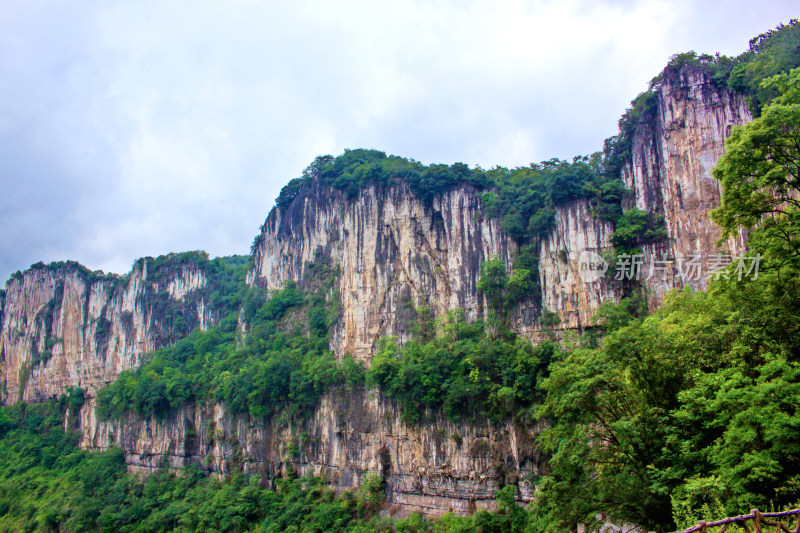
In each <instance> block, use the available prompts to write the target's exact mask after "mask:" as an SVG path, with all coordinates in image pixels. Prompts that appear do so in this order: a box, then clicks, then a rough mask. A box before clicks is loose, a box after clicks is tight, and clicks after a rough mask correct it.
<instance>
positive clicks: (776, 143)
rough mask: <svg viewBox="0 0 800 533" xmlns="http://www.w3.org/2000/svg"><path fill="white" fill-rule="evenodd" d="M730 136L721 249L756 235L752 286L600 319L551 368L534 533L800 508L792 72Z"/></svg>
mask: <svg viewBox="0 0 800 533" xmlns="http://www.w3.org/2000/svg"><path fill="white" fill-rule="evenodd" d="M766 86H775V87H777V88H778V90H779V92H780V93H781V94H782V95H781V96H779V97H777V98H775V99H774V100H773V102H772V103H771V104H770V105H768V106H767V107H765V108H764V110H763V113H762V116H761V117H760V118H759V119H757V120H756V121H754V122H753V123H751V124H748V125H745V126H742V127H741V128H739V129H737V130H736V131H735V132H734V134H733V135H732V136H731V138H730V139H729V141H728V143H727V148H728V152H727V154H726V155H725V156H724V157H723V158H722V159H721V160H720V163H719V166H718V167H717V169H716V170H715V175H716V176H717V177H718V178H719V179H720V180H721V182H722V186H723V206H722V207H721V208H720V209H718V210H717V211H716V212H715V214H714V215H715V218H716V220H718V221H719V222H720V223H721V225H722V226H723V227H724V229H725V231H726V232H727V233H728V234H732V233H735V232H737V231H739V229H740V228H741V227H745V228H750V229H752V232H751V234H750V238H749V240H748V246H749V248H750V250H751V251H752V253H754V254H761V257H762V258H761V272H760V273H759V277H758V278H757V279H750V277H748V276H745V278H744V279H741V280H740V279H738V275H737V274H736V273H735V265H734V266H732V267H730V270H729V274H730V279H725V277H722V278H720V279H719V280H717V281H716V282H714V283H712V286H711V288H710V289H709V291H708V292H707V293H706V294H692V293H690V292H684V293H677V294H673V295H672V297H671V298H670V299H669V300H668V301H667V302H666V304H665V305H664V306H663V307H662V308H661V309H660V310H659V311H658V312H657V313H655V314H654V315H653V316H650V317H648V318H646V319H637V318H635V317H633V316H626V313H625V310H624V309H622V310H621V309H619V308H613V307H612V306H610V305H609V306H606V308H605V309H601V311H602V313H601V317H602V319H603V320H604V321H605V322H606V324H607V325H608V326H609V327H607V328H606V329H607V331H609V332H610V334H609V335H608V336H607V337H606V338H605V339H603V341H602V343H601V344H600V346H599V347H597V348H592V347H585V348H580V349H577V350H575V351H573V352H572V353H570V354H569V355H568V356H567V357H565V358H564V359H561V360H558V361H556V362H555V363H554V364H553V365H552V366H551V368H550V372H551V373H550V377H549V378H548V379H547V380H546V381H545V382H544V385H543V387H544V389H545V390H546V393H547V395H546V400H545V402H544V405H543V407H542V409H541V410H540V412H539V414H540V415H542V416H546V417H548V418H550V419H551V420H552V422H553V423H552V426H551V427H550V428H549V429H548V430H546V431H545V432H544V434H543V437H542V445H543V447H544V449H545V450H546V451H548V452H549V453H551V454H552V457H551V460H550V468H551V472H550V475H548V476H547V477H545V478H544V479H543V480H542V481H541V484H540V487H539V498H538V503H537V507H536V523H537V524H540V525H545V524H547V525H549V526H551V529H553V530H555V529H558V528H559V527H561V526H566V525H571V524H574V523H576V522H579V521H584V520H586V521H589V520H590V519H591V516H593V515H594V514H595V513H597V512H598V511H601V512H606V513H608V514H609V515H611V516H614V517H615V518H617V519H618V520H624V521H628V522H633V523H638V524H641V525H644V526H645V527H647V528H648V529H650V528H652V529H657V530H661V531H664V530H669V529H672V528H674V527H676V526H679V527H686V526H689V525H691V524H692V523H693V522H695V521H696V520H698V519H701V518H710V517H709V516H708V515H709V514H712V515H716V516H721V515H734V514H739V513H741V512H743V511H746V510H748V509H751V508H754V507H757V508H761V509H773V508H775V509H780V508H785V507H789V506H792V507H796V506H797V505H798V503H800V477H798V472H800V444H798V443H800V412H798V409H797V406H798V399H800V299H798V297H797V295H798V294H800V268H799V267H800V265H798V260H800V254H798V253H797V241H796V239H797V237H796V235H797V229H798V226H797V223H796V220H797V219H798V216H799V215H798V214H797V213H798V205H797V203H796V201H795V200H794V199H795V198H796V195H797V190H798V187H797V180H798V174H797V164H798V162H800V150H798V142H797V139H798V138H800V135H798V132H797V123H798V118H800V115H797V109H795V108H797V107H798V104H799V103H800V70H795V71H792V72H791V73H789V74H784V75H781V76H779V77H777V78H775V79H773V80H770V81H769V82H768V83H767V84H765V87H766Z"/></svg>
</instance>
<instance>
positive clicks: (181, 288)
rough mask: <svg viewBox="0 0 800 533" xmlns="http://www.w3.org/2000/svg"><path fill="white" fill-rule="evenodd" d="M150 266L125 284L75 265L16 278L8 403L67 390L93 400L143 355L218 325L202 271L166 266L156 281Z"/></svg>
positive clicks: (8, 315) (10, 299) (7, 357)
mask: <svg viewBox="0 0 800 533" xmlns="http://www.w3.org/2000/svg"><path fill="white" fill-rule="evenodd" d="M147 264H148V262H147V260H141V261H139V262H137V263H136V265H135V266H134V268H133V271H132V272H131V273H130V275H129V276H127V277H126V278H110V277H94V276H92V275H91V274H90V273H87V272H86V271H85V270H83V269H81V268H80V267H79V266H77V265H70V264H66V265H62V266H58V267H47V266H41V267H40V268H32V269H30V270H27V271H26V272H25V273H24V274H22V275H19V276H15V277H14V278H12V279H11V280H10V281H9V282H8V284H7V285H6V291H5V298H4V300H5V301H4V305H3V313H2V322H1V323H0V324H1V326H2V327H0V365H1V368H0V370H2V374H1V378H2V381H3V388H2V390H4V391H5V393H4V395H3V397H2V398H1V399H2V400H3V402H4V403H15V402H16V401H17V400H19V399H22V400H24V401H42V400H44V399H47V398H51V397H55V396H58V395H59V394H61V393H62V392H63V391H64V389H65V388H66V387H69V386H76V387H81V388H83V389H84V390H85V392H86V394H87V395H88V396H93V395H94V393H95V391H96V390H97V389H99V388H100V387H102V386H103V385H105V384H106V383H110V382H112V381H114V379H116V377H117V375H118V374H119V373H120V372H122V371H123V370H127V369H130V368H134V367H136V366H138V364H139V361H140V358H141V356H142V355H143V354H145V353H147V352H149V351H152V350H155V349H156V348H158V347H160V346H163V345H165V344H167V343H170V342H173V341H174V340H175V339H176V338H177V337H179V336H182V335H183V334H185V331H188V330H190V329H192V328H194V327H206V326H207V325H208V324H209V323H211V322H213V321H214V320H217V319H218V318H219V317H217V316H216V315H215V314H214V313H213V312H212V310H211V307H210V306H208V305H207V302H206V301H205V300H206V299H207V297H208V295H207V292H206V291H204V290H203V289H204V288H205V287H206V277H205V274H204V273H203V272H202V270H201V269H199V268H198V267H197V265H195V264H187V265H183V266H179V267H177V268H174V269H173V268H171V267H169V266H165V267H161V268H160V269H159V273H158V274H159V276H158V281H151V280H150V279H148V272H147V270H148V268H147ZM178 318H179V319H180V320H178Z"/></svg>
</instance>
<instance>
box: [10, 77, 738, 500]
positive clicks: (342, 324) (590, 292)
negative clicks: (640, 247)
mask: <svg viewBox="0 0 800 533" xmlns="http://www.w3.org/2000/svg"><path fill="white" fill-rule="evenodd" d="M656 98H657V99H658V102H657V104H658V105H657V113H656V115H655V117H653V119H652V120H650V121H644V122H642V123H641V124H640V125H639V127H638V130H637V131H636V134H635V136H634V139H633V146H632V157H631V160H630V161H629V162H628V164H627V165H626V166H625V168H624V169H623V178H624V181H625V183H626V184H627V186H628V187H630V188H631V189H632V190H633V191H634V200H633V202H635V205H636V206H637V207H639V208H641V209H644V210H646V211H648V212H651V213H655V214H658V215H661V216H663V217H664V219H665V222H666V226H667V230H668V239H667V240H666V241H665V242H663V243H660V244H656V245H648V246H646V247H645V254H646V256H645V263H648V262H649V261H650V260H651V259H656V260H663V259H673V260H674V259H675V258H677V257H679V256H681V255H683V256H684V257H687V258H688V257H690V256H692V255H694V254H703V255H705V256H707V257H708V256H711V255H713V254H716V253H717V251H716V245H715V242H716V240H717V239H718V238H719V235H720V232H719V229H718V228H717V227H716V226H715V225H714V224H713V222H711V220H710V218H709V216H708V212H709V210H710V209H713V208H715V207H717V205H718V203H719V197H720V191H719V186H718V185H717V183H716V182H715V181H714V180H713V179H712V177H711V175H710V170H711V168H712V167H713V166H714V164H715V162H716V160H717V159H718V158H719V157H720V155H721V154H722V153H723V149H724V144H723V143H724V139H725V138H726V137H727V136H728V135H729V133H730V128H731V126H733V125H736V124H740V123H744V122H746V121H748V120H750V115H749V113H748V111H747V109H746V107H745V105H744V103H743V102H742V101H741V99H739V98H738V97H735V96H732V95H730V94H728V93H726V92H724V91H721V90H719V89H717V88H716V87H714V85H713V84H712V83H711V81H710V80H709V79H708V76H707V75H706V74H705V73H704V72H703V71H702V70H700V69H696V68H693V67H684V68H683V69H681V70H679V71H677V72H667V74H666V75H665V77H664V80H663V82H662V83H661V85H660V87H659V89H658V91H657V94H656ZM612 233H613V227H612V226H611V225H610V224H609V223H607V222H604V221H602V220H600V219H598V218H596V217H594V216H592V214H591V206H590V205H589V204H588V203H587V201H585V200H579V201H575V202H573V203H571V204H569V205H567V206H564V207H560V208H558V209H557V212H556V227H555V229H554V230H553V232H552V233H551V234H550V235H549V236H548V237H547V238H546V239H543V240H542V241H541V242H540V244H539V273H540V284H541V290H542V293H541V295H540V298H531V299H530V301H527V302H522V304H521V305H520V306H519V308H518V309H517V310H515V311H514V313H513V314H512V320H513V323H514V327H515V329H517V330H518V331H519V332H521V333H523V334H525V335H527V336H529V337H530V338H533V339H536V338H538V336H539V335H541V331H542V328H541V325H540V324H539V322H538V320H539V318H538V317H539V315H540V312H541V310H542V309H547V310H550V311H554V312H556V313H557V314H558V315H559V318H560V321H561V323H560V326H559V327H560V328H563V329H580V328H583V327H585V326H587V325H589V324H590V323H591V316H592V315H593V314H594V312H595V310H596V309H597V307H598V306H599V305H600V303H601V302H602V301H604V300H606V299H612V300H618V299H619V298H620V296H621V290H620V286H619V285H618V284H615V283H614V282H610V281H606V280H604V279H595V278H594V277H593V276H591V273H588V274H589V275H588V276H587V275H586V274H587V273H586V272H585V271H584V270H582V269H583V268H584V267H585V266H586V265H585V261H586V256H585V254H589V259H590V260H592V258H597V256H598V255H599V254H601V253H602V252H604V251H608V250H610V249H611V248H612V247H611V242H610V238H611V235H612ZM742 249H743V246H742V240H741V239H739V240H736V241H731V242H730V243H729V244H728V248H727V250H728V251H730V252H733V253H739V252H741V250H742ZM516 253H517V249H516V245H515V244H514V242H513V241H512V240H511V239H510V238H509V237H508V236H507V235H505V234H504V232H503V231H502V229H501V227H500V224H499V220H497V219H492V218H488V217H486V216H485V214H484V212H483V210H482V208H481V205H480V200H479V196H478V195H477V194H476V191H475V190H473V189H471V188H469V187H467V186H463V187H460V188H456V189H453V190H450V191H448V192H446V193H444V194H442V195H440V196H438V197H436V198H435V199H433V200H432V201H431V202H429V203H425V202H422V201H420V200H419V199H418V198H416V197H415V196H414V195H413V194H412V193H411V191H410V190H409V188H408V187H407V186H405V185H403V184H401V183H398V184H395V185H394V186H390V187H387V188H385V189H377V188H374V187H373V188H366V189H364V190H362V191H361V192H359V193H358V195H357V196H355V197H352V198H350V197H347V196H346V195H344V194H342V193H340V192H337V191H333V190H331V189H326V188H322V187H320V186H319V184H316V185H314V186H313V187H312V189H311V190H310V191H308V194H305V195H304V196H302V197H298V198H297V199H296V200H295V201H294V202H292V203H291V204H290V205H288V206H287V207H286V208H284V209H278V208H276V209H274V210H273V211H272V212H271V213H270V214H269V216H268V218H267V220H266V222H265V224H264V226H263V228H262V232H261V234H260V236H259V238H258V239H257V242H256V246H255V248H254V257H253V259H254V264H253V268H252V270H251V271H250V273H249V274H248V279H247V281H248V283H249V284H250V285H254V286H260V287H265V288H267V289H274V288H279V287H281V286H282V285H283V284H284V283H285V282H287V281H289V280H295V281H297V282H298V284H299V285H300V287H301V288H317V287H315V284H316V283H318V282H319V279H318V278H316V276H317V273H318V272H319V269H318V268H312V267H311V265H325V266H326V268H327V269H329V270H332V271H336V272H337V274H336V276H335V277H333V278H332V279H333V280H334V285H333V286H332V287H331V288H330V291H331V292H332V293H333V292H336V293H337V295H338V300H339V303H340V313H341V314H340V317H339V320H338V322H337V323H336V324H335V325H334V327H333V331H332V340H331V344H332V348H333V349H334V350H335V351H336V352H337V353H338V354H340V355H341V354H344V353H351V354H353V355H355V356H356V357H359V358H361V359H364V360H368V359H369V357H370V356H371V355H372V354H373V353H374V349H375V343H376V341H377V340H378V339H379V338H380V337H382V336H385V335H397V336H398V337H399V338H400V340H401V341H402V340H405V339H407V338H408V336H409V330H410V327H409V326H410V323H411V321H412V319H413V316H414V314H413V313H414V311H413V310H414V308H416V307H418V306H422V305H425V306H428V307H429V308H430V309H431V310H432V312H433V313H434V314H435V315H441V314H443V313H445V312H447V311H448V310H451V309H454V308H463V309H464V310H466V312H467V315H468V317H469V318H472V319H475V318H479V317H483V316H485V313H486V305H485V301H484V300H483V298H482V297H481V296H480V294H479V293H478V291H477V288H476V284H477V281H478V278H479V276H480V266H481V263H482V262H484V261H486V260H487V259H489V258H492V257H500V258H502V259H503V260H504V261H505V262H506V264H511V263H512V260H513V258H514V256H515V254H516ZM149 270H150V269H149V267H148V261H142V262H139V263H137V265H136V267H135V268H134V269H133V271H132V272H131V274H130V275H129V276H128V277H126V278H120V279H109V278H99V279H94V278H93V277H92V276H89V275H87V274H86V273H85V272H83V271H82V270H80V269H77V268H74V267H71V266H63V267H58V268H36V269H32V270H29V271H27V272H26V273H24V274H23V275H20V276H17V277H15V278H13V279H12V280H11V281H10V282H9V283H8V284H7V286H6V291H5V294H3V293H2V292H0V365H1V366H0V370H1V371H2V389H0V390H2V395H3V396H2V400H3V401H4V402H6V403H13V402H15V401H17V400H18V399H23V400H26V401H39V400H42V399H44V398H47V397H52V396H56V395H58V394H60V393H61V392H62V391H63V390H64V388H65V387H67V386H80V387H82V388H83V389H85V391H86V395H87V397H88V398H89V401H88V402H87V404H86V405H85V407H84V409H83V410H82V412H81V415H80V420H81V430H82V433H83V445H84V446H85V447H87V448H90V449H94V448H104V447H107V446H108V445H109V444H111V443H112V442H113V443H117V444H119V445H120V446H122V448H123V449H124V450H125V453H126V457H127V461H128V462H129V464H130V465H131V467H132V468H135V469H142V470H148V469H152V468H157V467H159V466H160V465H162V464H164V462H166V464H170V465H172V466H179V465H184V464H201V465H203V466H204V467H205V468H208V469H210V470H213V471H218V472H228V471H230V470H231V469H232V468H239V467H241V468H242V469H244V471H246V472H249V473H259V474H263V475H264V476H266V478H267V479H271V478H273V477H275V476H277V475H280V474H281V473H282V472H283V471H284V469H286V468H287V466H286V465H287V464H291V465H292V466H293V468H294V469H296V470H298V471H299V472H301V473H316V474H320V473H324V474H325V476H326V479H328V480H329V481H330V482H331V483H333V484H334V485H336V486H337V487H339V488H349V487H354V486H357V485H358V484H359V482H360V480H361V479H362V478H363V477H364V476H365V475H367V474H368V473H370V472H373V473H377V474H380V475H382V476H383V477H384V478H385V479H386V481H387V487H388V499H389V502H390V503H392V504H393V505H397V506H399V508H402V509H403V510H413V509H420V510H424V511H425V512H428V513H433V514H436V513H442V512H446V511H447V510H450V509H453V510H455V511H457V512H468V511H470V510H472V509H474V508H475V506H490V505H491V501H492V497H493V494H494V491H495V489H496V488H498V487H499V486H501V485H502V484H504V483H507V482H508V483H515V484H517V485H518V486H519V492H518V494H519V495H520V497H521V498H522V499H523V500H525V499H529V498H530V497H531V489H530V486H529V485H528V482H527V479H528V475H529V474H530V473H537V472H538V468H539V458H538V456H537V453H536V449H535V446H534V444H533V437H534V434H535V432H536V428H518V427H514V426H511V425H504V426H500V427H498V426H491V425H489V424H488V423H475V424H463V425H454V424H452V423H450V422H448V421H446V420H443V419H436V420H435V421H434V422H432V423H427V424H423V425H421V426H419V427H407V426H404V425H403V424H402V423H401V422H400V416H399V412H398V409H397V406H396V405H395V404H393V402H391V401H388V400H386V399H384V398H382V397H381V396H380V395H379V394H377V393H374V392H371V393H370V392H364V391H345V390H340V391H334V392H333V393H330V394H329V395H328V396H326V397H325V399H324V401H323V402H322V404H321V405H320V406H319V408H318V409H317V410H316V412H315V413H314V415H313V416H312V417H310V418H308V419H307V420H305V421H304V422H302V423H301V424H300V425H297V426H289V425H287V424H286V423H281V422H280V421H270V422H268V423H265V422H264V421H263V420H258V419H253V418H249V417H236V416H232V415H229V414H227V413H226V412H225V410H224V408H223V407H222V406H219V405H216V406H196V405H189V406H186V407H184V408H182V409H180V410H178V411H177V412H175V413H173V414H172V415H170V416H169V417H167V418H165V419H163V420H142V419H138V418H135V417H130V418H128V419H126V420H123V421H121V422H99V421H98V420H97V419H96V417H95V412H94V408H93V407H94V406H93V399H92V398H93V396H94V393H95V392H96V390H97V389H98V388H99V387H101V386H102V385H103V384H105V383H108V382H111V381H113V380H114V379H115V378H116V376H117V375H118V374H119V373H120V372H121V371H122V370H125V369H129V368H133V367H135V366H136V365H138V364H139V361H140V359H141V357H142V355H143V354H144V353H146V352H148V351H150V350H153V349H155V348H157V347H158V346H161V345H163V344H165V343H168V342H172V341H174V340H175V339H176V338H178V337H180V336H181V335H182V334H183V333H185V332H186V331H188V330H189V329H191V328H193V327H201V328H204V327H207V326H209V325H211V324H214V323H215V322H216V321H217V320H218V319H219V316H218V313H217V311H215V310H214V306H213V305H212V304H211V302H210V300H209V293H210V291H211V290H212V289H213V287H211V286H210V285H211V284H210V282H209V278H208V275H207V273H206V272H205V271H204V270H203V268H201V267H199V266H198V265H196V264H189V265H180V266H175V265H173V266H171V267H170V266H165V267H163V269H162V270H159V272H158V275H155V273H153V272H150V271H149ZM645 283H646V285H647V286H648V287H649V288H650V289H651V290H652V291H653V293H654V294H655V296H656V298H655V300H659V299H660V298H661V297H663V293H664V292H665V291H666V290H667V289H669V288H672V287H675V286H682V285H684V284H689V285H692V286H693V287H695V288H704V287H705V286H706V283H707V277H705V276H703V277H701V278H699V279H688V280H683V279H681V278H680V276H679V275H678V274H677V273H676V272H675V271H674V268H673V269H672V270H671V271H670V273H669V275H668V276H667V277H666V278H665V279H663V280H657V279H654V278H651V279H648V280H646V281H645ZM537 300H538V303H535V302H536V301H537Z"/></svg>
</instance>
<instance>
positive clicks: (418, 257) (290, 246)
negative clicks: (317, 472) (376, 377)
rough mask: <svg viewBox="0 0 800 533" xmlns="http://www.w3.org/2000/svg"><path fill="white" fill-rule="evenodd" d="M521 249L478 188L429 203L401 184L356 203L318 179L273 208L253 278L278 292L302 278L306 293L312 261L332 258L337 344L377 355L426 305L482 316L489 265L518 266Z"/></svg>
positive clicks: (364, 355) (364, 194) (372, 191)
mask: <svg viewBox="0 0 800 533" xmlns="http://www.w3.org/2000/svg"><path fill="white" fill-rule="evenodd" d="M515 249H516V248H515V246H514V245H513V243H512V242H511V241H510V240H509V239H508V238H507V237H506V235H505V234H504V233H503V231H502V230H501V229H500V224H499V221H498V220H496V219H487V218H485V217H484V216H483V214H482V211H481V209H480V199H479V197H478V195H477V194H476V193H475V191H474V190H473V189H471V188H468V187H462V188H458V189H454V190H451V191H448V192H446V193H444V194H442V195H440V196H438V197H437V198H435V199H434V200H433V201H432V203H431V204H430V205H425V204H424V203H423V202H421V201H420V200H418V199H417V198H416V197H415V196H414V195H413V194H412V193H411V191H410V190H409V188H408V186H407V185H405V184H401V183H398V184H397V185H395V186H393V187H389V188H387V189H385V190H379V189H377V188H375V187H369V188H366V189H364V190H362V191H361V192H360V193H359V194H358V196H356V197H355V198H352V199H349V198H347V197H346V196H345V195H344V194H342V193H341V192H339V191H334V190H331V189H329V188H325V187H321V186H320V185H319V184H318V183H314V185H313V187H312V190H311V191H310V192H309V194H307V195H305V196H304V197H301V198H298V199H296V200H295V201H294V202H293V203H292V204H290V205H289V207H288V208H287V209H285V210H281V209H278V208H275V209H273V210H272V212H270V214H269V217H268V218H267V220H266V222H265V223H264V226H263V227H262V233H261V235H260V237H259V238H258V242H257V245H256V247H255V249H254V267H253V270H252V271H251V272H250V274H249V276H248V282H249V283H250V284H254V285H258V286H262V287H266V288H268V289H275V288H279V287H281V286H282V285H283V284H284V283H285V282H286V281H288V280H296V281H297V282H298V284H299V285H300V286H301V287H303V286H305V285H307V284H308V283H310V279H309V278H310V275H311V269H309V268H308V264H309V263H314V262H317V261H327V262H329V263H330V264H331V265H333V266H335V267H336V268H338V269H339V274H338V281H337V286H336V287H335V290H337V291H338V293H339V304H340V309H341V316H340V319H339V321H338V323H337V324H336V325H334V330H333V334H332V342H331V344H332V348H333V349H334V351H336V352H337V353H339V354H343V353H346V352H347V353H351V354H352V355H354V356H355V357H358V358H360V359H368V358H369V357H370V355H371V354H372V353H373V350H374V347H375V343H376V341H377V340H378V339H379V338H380V337H383V336H386V335H397V336H399V337H400V339H401V340H403V339H404V338H406V337H407V336H408V329H409V328H408V326H409V321H410V319H411V317H412V316H413V310H414V308H415V307H417V306H421V305H427V306H429V307H430V309H431V311H432V312H433V313H434V314H436V315H441V314H444V313H445V312H447V311H448V310H450V309H455V308H463V309H465V310H466V311H467V313H468V316H469V318H472V319H475V318H477V317H478V316H482V314H483V309H484V303H483V301H482V300H481V299H480V298H479V296H478V291H477V289H476V283H477V281H478V278H479V276H480V268H481V263H482V262H483V261H486V260H487V259H489V258H492V257H501V258H502V259H503V260H504V261H506V262H509V261H510V258H511V256H512V254H513V253H514V251H515Z"/></svg>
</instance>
